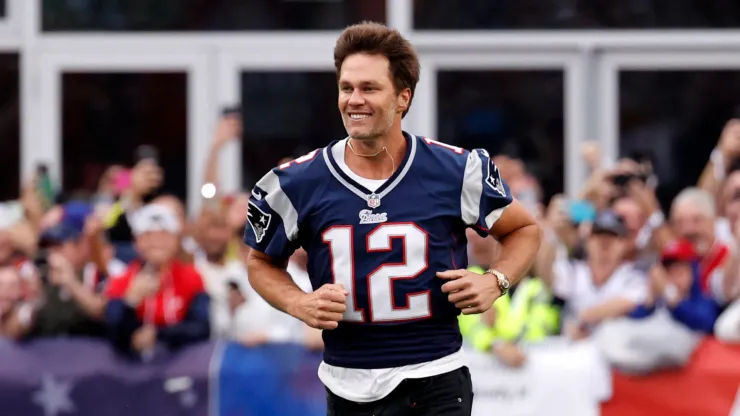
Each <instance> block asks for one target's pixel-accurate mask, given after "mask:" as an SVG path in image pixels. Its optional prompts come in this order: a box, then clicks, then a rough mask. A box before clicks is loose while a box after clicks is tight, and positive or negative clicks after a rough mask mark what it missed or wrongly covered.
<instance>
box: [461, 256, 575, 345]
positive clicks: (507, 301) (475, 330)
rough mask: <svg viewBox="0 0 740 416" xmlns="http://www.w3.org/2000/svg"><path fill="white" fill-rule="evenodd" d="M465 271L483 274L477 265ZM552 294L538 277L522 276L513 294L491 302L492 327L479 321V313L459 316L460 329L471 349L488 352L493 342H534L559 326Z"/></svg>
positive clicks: (558, 317)
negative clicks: (493, 314) (493, 312)
mask: <svg viewBox="0 0 740 416" xmlns="http://www.w3.org/2000/svg"><path fill="white" fill-rule="evenodd" d="M468 270H470V271H472V272H475V273H483V272H484V270H483V269H482V268H480V267H477V266H473V267H470V268H469V269H468ZM551 301H552V295H551V294H550V292H549V291H548V289H547V287H546V286H545V285H544V284H543V283H542V281H541V280H540V279H538V278H525V279H523V280H522V281H520V282H519V283H518V285H517V289H516V291H515V292H514V295H513V296H512V295H510V294H506V295H504V296H502V297H500V298H499V299H497V300H496V302H495V303H494V304H493V307H494V309H495V311H496V319H495V321H494V325H493V326H489V325H487V324H486V323H485V322H483V321H482V320H481V315H460V316H459V318H458V322H459V324H460V332H461V333H462V335H463V337H464V338H465V339H466V341H467V342H468V343H470V344H472V345H473V347H474V348H476V349H478V350H481V351H488V350H490V349H491V346H492V344H493V342H494V341H497V340H502V341H510V342H517V341H519V340H524V341H527V342H537V341H540V340H542V339H544V338H545V337H547V336H549V335H553V334H556V333H557V332H558V329H559V322H560V311H559V309H558V308H557V307H555V306H554V305H552V302H551Z"/></svg>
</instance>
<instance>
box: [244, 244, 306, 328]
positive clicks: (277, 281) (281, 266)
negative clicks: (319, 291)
mask: <svg viewBox="0 0 740 416" xmlns="http://www.w3.org/2000/svg"><path fill="white" fill-rule="evenodd" d="M287 265H288V261H287V260H277V259H274V258H272V257H270V256H268V255H267V254H265V253H263V252H261V251H258V250H255V249H252V250H249V257H248V258H247V272H248V274H249V283H250V284H251V285H252V288H254V290H255V291H257V293H258V294H259V295H260V296H262V298H263V299H265V301H267V303H269V304H270V305H272V307H274V308H276V309H278V310H281V311H283V312H285V313H287V314H289V315H291V316H293V314H292V313H291V311H290V309H291V305H294V304H295V303H296V301H297V299H298V298H300V297H301V296H303V295H305V294H306V293H305V292H303V291H302V290H301V288H299V287H298V285H296V284H295V282H294V281H293V278H292V277H290V274H289V273H288V272H287V270H286V267H287Z"/></svg>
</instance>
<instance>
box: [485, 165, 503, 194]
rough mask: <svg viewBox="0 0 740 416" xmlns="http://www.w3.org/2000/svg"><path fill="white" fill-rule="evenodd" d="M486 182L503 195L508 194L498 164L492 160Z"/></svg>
mask: <svg viewBox="0 0 740 416" xmlns="http://www.w3.org/2000/svg"><path fill="white" fill-rule="evenodd" d="M486 183H487V184H488V186H490V187H491V188H493V190H495V191H496V192H498V193H499V194H500V195H501V196H503V197H505V196H506V189H505V188H504V182H503V181H502V180H501V172H499V170H498V166H496V165H495V164H494V163H493V161H492V160H490V161H489V162H488V175H487V176H486Z"/></svg>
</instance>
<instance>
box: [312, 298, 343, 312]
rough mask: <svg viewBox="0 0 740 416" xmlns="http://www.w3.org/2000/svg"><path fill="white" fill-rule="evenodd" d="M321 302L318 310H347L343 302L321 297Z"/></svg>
mask: <svg viewBox="0 0 740 416" xmlns="http://www.w3.org/2000/svg"><path fill="white" fill-rule="evenodd" d="M321 301H322V303H321V304H319V310H322V311H325V312H339V313H344V311H346V310H347V305H346V304H345V303H344V302H341V303H340V302H336V301H331V300H328V299H322V300H321Z"/></svg>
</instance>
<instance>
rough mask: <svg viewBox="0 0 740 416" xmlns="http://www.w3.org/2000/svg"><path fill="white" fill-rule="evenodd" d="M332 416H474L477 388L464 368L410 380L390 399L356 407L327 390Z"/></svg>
mask: <svg viewBox="0 0 740 416" xmlns="http://www.w3.org/2000/svg"><path fill="white" fill-rule="evenodd" d="M326 407H327V415H328V416H442V415H444V416H470V414H471V412H472V407H473V384H472V382H471V379H470V371H469V370H468V368H467V367H461V368H458V369H457V370H454V371H451V372H449V373H444V374H440V375H436V376H432V377H426V378H418V379H406V380H404V381H403V382H401V384H400V385H399V386H398V387H396V388H395V389H394V390H393V391H392V392H391V393H390V394H389V395H388V396H386V397H384V398H382V399H380V400H377V401H374V402H370V403H355V402H352V401H349V400H345V399H343V398H341V397H339V396H337V395H336V394H334V393H332V392H331V391H329V389H327V390H326Z"/></svg>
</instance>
